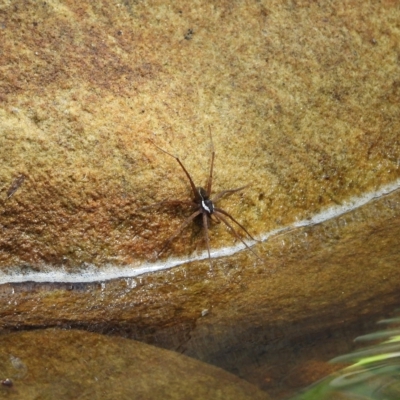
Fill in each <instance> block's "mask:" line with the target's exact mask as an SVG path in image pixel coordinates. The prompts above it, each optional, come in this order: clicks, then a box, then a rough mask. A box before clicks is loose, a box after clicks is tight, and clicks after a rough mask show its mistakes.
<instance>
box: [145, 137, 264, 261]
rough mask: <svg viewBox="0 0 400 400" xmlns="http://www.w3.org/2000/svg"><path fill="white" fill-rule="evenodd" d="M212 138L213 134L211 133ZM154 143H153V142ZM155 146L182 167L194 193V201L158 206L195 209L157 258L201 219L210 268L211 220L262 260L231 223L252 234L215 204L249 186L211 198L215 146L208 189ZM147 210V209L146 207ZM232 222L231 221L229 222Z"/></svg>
mask: <svg viewBox="0 0 400 400" xmlns="http://www.w3.org/2000/svg"><path fill="white" fill-rule="evenodd" d="M210 136H211V132H210ZM152 143H153V142H152ZM211 144H212V138H211ZM153 145H154V146H156V147H157V148H158V149H159V150H161V151H162V152H163V153H165V154H167V155H169V156H170V157H173V158H174V159H175V160H176V161H177V162H178V163H179V165H180V166H181V168H182V170H183V172H184V173H185V175H186V176H187V178H188V180H189V183H190V186H191V189H192V193H193V196H194V198H193V200H192V201H190V200H166V201H162V202H161V203H157V204H155V205H156V206H160V205H175V206H176V205H189V206H190V207H193V209H194V211H193V212H192V214H191V215H190V216H189V217H187V218H186V219H185V221H184V222H183V223H182V225H181V226H180V227H179V228H178V229H177V230H176V231H175V232H174V233H173V234H172V236H170V238H169V239H168V240H167V241H166V242H165V243H164V245H163V246H162V248H161V250H160V251H159V252H158V254H157V257H158V256H160V255H161V253H163V252H164V250H165V249H166V248H167V247H168V246H169V245H170V244H171V242H172V241H173V240H174V239H176V238H177V237H178V236H179V235H180V234H181V233H182V231H183V230H184V229H185V228H186V227H187V226H188V225H189V224H190V223H191V222H192V221H193V220H195V219H197V217H198V218H201V221H202V224H203V232H204V240H205V242H206V246H207V252H208V259H209V262H210V266H211V267H212V263H211V254H210V243H209V237H208V228H209V223H210V221H211V220H213V221H215V222H217V223H220V222H221V221H222V222H223V223H224V224H225V225H226V226H227V227H228V228H229V231H230V232H231V233H232V235H233V236H234V237H235V238H236V239H238V240H240V241H241V242H242V243H243V244H244V245H245V246H246V248H247V249H249V250H250V251H251V252H252V253H253V254H255V256H256V257H257V258H260V257H259V256H258V255H257V254H256V253H255V252H254V251H253V249H251V248H250V247H249V245H248V244H247V243H246V242H245V241H244V240H243V238H242V237H241V236H240V235H239V234H238V233H237V232H236V231H235V229H234V228H233V227H232V225H231V221H232V222H234V223H235V224H236V225H237V226H239V227H240V228H241V229H242V230H243V231H244V232H245V233H246V235H247V236H248V237H249V238H250V239H252V240H255V239H254V238H253V236H251V235H250V233H249V232H248V231H247V229H246V228H245V227H244V226H243V225H242V224H240V223H239V222H238V221H237V220H236V219H235V218H233V217H232V215H230V214H229V213H228V212H226V211H225V210H223V209H222V208H218V207H216V206H215V203H216V202H217V201H218V200H220V199H221V198H222V197H224V196H225V195H228V194H232V193H235V192H239V191H241V190H243V189H245V188H246V187H247V186H248V185H246V186H242V187H240V188H237V189H228V190H224V191H222V192H219V193H217V194H216V195H215V196H214V197H213V198H211V189H212V179H213V168H214V158H215V151H214V146H213V144H212V154H211V165H210V173H209V176H208V180H207V186H206V189H204V188H203V187H196V186H195V184H194V182H193V180H192V178H191V176H190V174H189V172H188V171H187V169H186V168H185V166H184V165H183V164H182V162H181V160H180V159H179V158H178V157H176V156H174V155H173V154H171V153H168V152H167V151H165V150H164V149H162V148H161V147H158V146H157V145H156V144H155V143H153ZM146 208H147V207H146ZM229 220H230V221H229Z"/></svg>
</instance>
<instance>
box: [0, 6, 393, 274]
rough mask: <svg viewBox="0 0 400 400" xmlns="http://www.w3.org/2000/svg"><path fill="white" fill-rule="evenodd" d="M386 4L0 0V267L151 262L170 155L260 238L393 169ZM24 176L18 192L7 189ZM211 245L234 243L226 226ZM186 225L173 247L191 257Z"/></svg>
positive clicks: (174, 168)
mask: <svg viewBox="0 0 400 400" xmlns="http://www.w3.org/2000/svg"><path fill="white" fill-rule="evenodd" d="M397 13H399V10H398V8H397V7H396V6H395V3H393V2H390V1H385V2H381V3H379V4H373V3H372V4H365V2H363V1H348V2H346V3H334V2H314V1H287V2H281V1H268V2H267V1H265V2H251V1H243V2H236V3H232V2H231V1H222V2H219V3H218V4H211V3H209V2H202V1H198V2H191V3H190V5H189V4H187V3H186V2H181V3H180V2H174V4H167V3H166V2H165V1H158V2H157V1H154V2H122V3H110V2H96V3H95V4H94V3H93V4H92V3H91V2H86V3H85V2H83V3H82V2H81V1H79V2H74V1H70V2H68V3H63V2H58V1H47V2H42V3H40V4H38V3H37V2H29V1H25V0H24V1H13V2H11V3H4V4H3V5H2V6H0V24H1V25H0V27H1V29H0V35H1V36H0V40H1V43H2V61H1V74H2V79H1V86H0V101H1V107H0V159H1V166H2V167H1V170H0V190H1V192H0V195H1V204H0V224H1V225H0V229H1V236H0V267H1V268H5V267H10V266H15V265H21V264H28V265H30V266H32V267H34V268H42V267H43V265H49V264H50V265H55V266H64V267H65V268H68V269H71V270H76V268H78V267H79V266H80V265H81V264H82V263H83V262H90V263H94V264H95V265H102V264H104V263H105V262H111V263H114V264H126V263H133V264H135V263H136V262H140V261H141V260H147V259H149V258H151V257H152V256H153V255H154V252H155V251H156V250H157V249H159V248H160V246H161V244H162V242H163V240H165V239H166V238H167V237H168V236H169V235H170V234H171V233H172V232H173V231H174V229H176V227H177V226H178V225H179V224H180V223H181V222H182V219H183V218H184V215H186V214H185V212H183V211H182V212H180V211H179V210H172V211H170V212H169V213H165V212H141V211H139V210H138V209H139V208H140V207H141V206H143V205H144V204H151V203H153V202H156V201H160V200H163V199H165V198H187V197H188V196H189V192H188V187H187V182H186V178H185V177H184V176H183V174H182V171H180V170H179V166H178V165H177V164H176V162H175V161H174V160H172V159H169V158H168V157H166V156H165V155H164V154H162V153H160V152H159V151H158V150H157V149H156V148H155V147H154V146H151V145H149V143H148V140H149V139H152V140H154V141H155V142H156V143H157V144H159V145H160V146H162V147H164V148H166V149H167V150H170V151H172V152H174V153H176V154H179V155H180V156H181V157H182V159H183V161H184V162H185V164H186V165H187V167H188V169H189V170H190V172H191V173H192V174H193V177H194V179H195V181H196V182H198V184H199V185H200V184H202V185H204V181H205V179H206V175H207V170H208V162H209V155H210V148H209V136H208V129H209V126H211V127H212V132H213V138H214V142H215V147H216V149H217V159H216V166H215V168H216V179H215V190H221V189H226V188H232V187H238V186H241V185H243V184H245V183H248V182H251V183H252V186H251V188H249V189H247V190H246V191H245V192H244V193H242V194H241V195H239V196H232V197H231V198H228V199H225V200H224V201H223V203H222V206H223V207H224V208H226V209H227V210H229V211H230V212H232V214H233V215H235V216H237V217H238V218H239V219H240V221H241V222H243V223H244V224H245V226H247V227H248V228H249V229H250V230H251V231H252V232H253V233H254V234H259V233H261V232H265V231H268V230H270V229H272V228H276V227H280V226H282V225H286V224H288V223H290V222H292V221H293V220H295V219H296V218H300V219H302V218H304V217H307V216H309V215H312V214H313V213H315V212H318V211H319V210H321V209H323V208H324V207H326V206H329V205H332V204H336V203H338V202H342V201H343V200H345V199H347V198H348V197H349V196H352V195H359V194H360V193H363V192H365V191H368V190H371V189H372V188H375V187H376V186H378V185H382V184H384V183H387V182H390V181H392V180H393V179H395V178H398V177H399V176H400V174H399V154H400V148H399V146H400V144H399V143H400V142H399V135H398V132H399V129H400V122H399V118H398V100H399V96H398V86H399V85H398V79H397V77H398V76H399V73H400V67H399V64H398V62H397V59H398V54H397V50H396V49H397V43H399V40H400V38H399V32H398V29H397V21H398V19H399V17H400V15H398V14H397ZM22 175H23V176H25V180H24V182H23V184H22V185H21V186H20V188H19V189H18V190H17V191H15V192H14V194H13V195H12V196H11V197H10V198H7V196H8V195H9V194H10V193H11V192H13V189H12V188H13V184H14V183H15V181H16V180H17V179H18V178H19V177H21V176H22ZM212 233H213V234H212V239H211V242H212V246H213V247H215V248H218V247H221V246H222V245H224V244H226V243H231V242H232V238H231V236H230V235H229V234H228V233H226V232H225V230H224V229H223V227H218V226H217V227H214V228H213V229H212ZM190 235H191V232H190V229H189V230H188V232H186V234H185V235H183V236H182V237H181V238H180V239H179V240H177V241H176V243H175V246H173V249H172V250H171V254H180V255H182V254H183V255H186V254H189V253H191V252H192V251H193V250H194V249H196V248H198V247H199V248H203V246H204V245H203V243H202V240H201V237H199V238H198V239H197V240H190Z"/></svg>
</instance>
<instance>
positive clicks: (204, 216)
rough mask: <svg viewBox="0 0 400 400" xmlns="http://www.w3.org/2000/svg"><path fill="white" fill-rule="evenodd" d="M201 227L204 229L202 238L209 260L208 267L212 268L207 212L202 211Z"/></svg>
mask: <svg viewBox="0 0 400 400" xmlns="http://www.w3.org/2000/svg"><path fill="white" fill-rule="evenodd" d="M203 229H204V239H205V241H206V245H207V251H208V261H209V262H210V269H211V270H212V262H211V254H210V240H209V238H208V220H207V213H205V212H203Z"/></svg>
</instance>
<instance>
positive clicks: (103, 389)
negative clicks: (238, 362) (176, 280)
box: [0, 329, 269, 400]
mask: <svg viewBox="0 0 400 400" xmlns="http://www.w3.org/2000/svg"><path fill="white" fill-rule="evenodd" d="M1 341H2V346H1V347H0V369H1V376H0V379H1V380H2V381H3V380H5V379H11V381H12V383H13V384H12V386H11V387H10V386H7V385H4V384H3V385H0V396H1V398H7V399H24V400H30V399H59V400H64V399H65V400H70V399H80V400H84V399H90V400H95V399H102V400H107V399H112V400H114V399H127V400H128V399H129V400H135V399H137V400H139V399H143V400H145V399H146V400H152V399H154V400H159V399H171V400H180V399H182V400H187V399H193V400H195V399H198V400H203V399H221V400H225V399H231V400H250V399H251V400H267V399H268V398H269V397H268V395H267V394H266V393H265V392H262V391H260V390H259V389H257V388H256V387H254V386H252V385H250V384H249V383H247V382H245V381H243V380H241V379H239V378H237V377H236V376H234V375H231V374H229V373H227V372H225V371H223V370H221V369H219V368H216V367H213V366H209V365H206V364H204V363H201V362H199V361H196V360H193V359H191V358H189V357H186V356H183V355H179V354H176V353H173V352H170V351H167V350H161V349H157V348H155V347H152V346H149V345H146V344H144V343H138V342H135V341H131V340H127V339H122V338H115V337H114V338H106V337H104V336H102V335H97V334H93V333H88V332H81V331H74V330H68V331H63V330H57V329H48V330H39V331H33V332H24V333H16V334H10V335H6V336H2V338H1Z"/></svg>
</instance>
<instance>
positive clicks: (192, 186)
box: [150, 140, 201, 201]
mask: <svg viewBox="0 0 400 400" xmlns="http://www.w3.org/2000/svg"><path fill="white" fill-rule="evenodd" d="M150 142H151V143H152V144H153V145H154V146H156V147H157V149H158V150H161V151H162V152H163V153H165V154H168V155H169V156H171V157H172V158H175V160H176V161H178V163H179V165H180V166H181V167H182V169H183V172H184V173H185V174H186V176H187V177H188V179H189V182H190V187H191V188H192V192H193V194H194V197H195V199H196V200H199V201H200V200H201V197H200V195H199V193H198V191H197V189H196V186H195V184H194V182H193V180H192V177H191V176H190V175H189V172H187V170H186V168H185V166H184V165H183V164H182V162H181V160H180V159H179V158H178V157H176V156H174V155H173V154H171V153H168V151H166V150H164V149H162V148H161V147H159V146H157V145H156V144H155V143H154V142H153V141H152V140H150Z"/></svg>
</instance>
